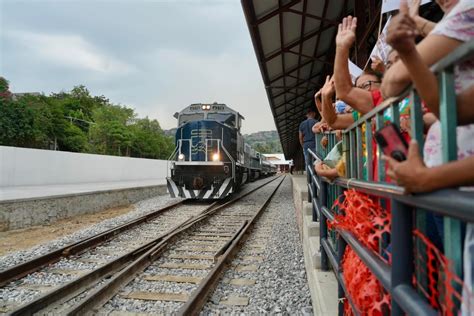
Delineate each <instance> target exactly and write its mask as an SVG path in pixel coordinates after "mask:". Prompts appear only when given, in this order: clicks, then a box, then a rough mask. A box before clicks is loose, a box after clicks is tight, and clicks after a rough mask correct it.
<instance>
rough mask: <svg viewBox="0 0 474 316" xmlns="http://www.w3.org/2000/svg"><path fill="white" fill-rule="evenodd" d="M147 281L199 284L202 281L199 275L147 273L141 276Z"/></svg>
mask: <svg viewBox="0 0 474 316" xmlns="http://www.w3.org/2000/svg"><path fill="white" fill-rule="evenodd" d="M143 279H144V280H147V281H165V282H176V283H194V284H199V283H200V282H201V281H202V278H201V277H194V276H183V275H173V274H165V275H149V276H146V277H144V278H143Z"/></svg>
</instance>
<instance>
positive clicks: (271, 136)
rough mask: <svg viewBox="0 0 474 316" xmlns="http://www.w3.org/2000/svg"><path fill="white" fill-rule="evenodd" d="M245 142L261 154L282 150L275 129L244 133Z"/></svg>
mask: <svg viewBox="0 0 474 316" xmlns="http://www.w3.org/2000/svg"><path fill="white" fill-rule="evenodd" d="M244 139H245V142H246V143H248V144H249V145H250V146H252V147H253V148H254V149H255V150H257V151H259V152H261V153H263V154H274V153H281V152H283V151H282V149H281V144H280V138H279V137H278V133H277V132H276V131H262V132H256V133H252V134H247V135H244Z"/></svg>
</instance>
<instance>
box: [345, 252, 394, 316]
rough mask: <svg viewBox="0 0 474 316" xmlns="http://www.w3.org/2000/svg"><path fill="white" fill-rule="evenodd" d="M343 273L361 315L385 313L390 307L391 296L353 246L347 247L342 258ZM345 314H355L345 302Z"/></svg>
mask: <svg viewBox="0 0 474 316" xmlns="http://www.w3.org/2000/svg"><path fill="white" fill-rule="evenodd" d="M342 271H343V272H342V275H343V277H344V282H345V284H346V288H347V292H348V294H349V295H350V297H351V298H352V302H353V303H354V305H355V306H356V308H357V309H358V310H359V313H360V314H361V315H371V316H372V315H373V316H378V315H383V310H384V306H385V309H389V308H390V296H389V295H388V294H384V293H383V292H382V291H381V289H382V286H381V285H380V283H379V281H378V280H377V278H376V277H375V276H374V275H373V274H372V272H371V271H370V270H369V268H367V266H366V265H365V264H364V263H363V262H362V260H360V258H359V256H357V254H356V253H355V252H354V251H353V250H352V248H351V247H346V251H345V252H344V257H343V259H342ZM344 314H345V315H353V313H352V309H351V306H350V305H349V304H348V301H347V300H346V301H345V302H344Z"/></svg>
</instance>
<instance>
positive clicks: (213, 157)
mask: <svg viewBox="0 0 474 316" xmlns="http://www.w3.org/2000/svg"><path fill="white" fill-rule="evenodd" d="M212 161H219V154H218V153H214V154H213V155H212Z"/></svg>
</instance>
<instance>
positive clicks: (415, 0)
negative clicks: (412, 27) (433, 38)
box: [408, 0, 421, 19]
mask: <svg viewBox="0 0 474 316" xmlns="http://www.w3.org/2000/svg"><path fill="white" fill-rule="evenodd" d="M420 3H421V0H410V5H409V9H408V14H409V15H410V17H411V18H413V19H414V18H415V17H417V16H419V15H420V13H419V12H420Z"/></svg>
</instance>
